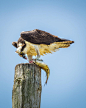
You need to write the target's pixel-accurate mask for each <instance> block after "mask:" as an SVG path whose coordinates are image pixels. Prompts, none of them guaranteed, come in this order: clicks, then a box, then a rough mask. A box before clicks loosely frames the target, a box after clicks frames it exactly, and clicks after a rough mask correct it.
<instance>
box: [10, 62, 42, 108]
mask: <svg viewBox="0 0 86 108" xmlns="http://www.w3.org/2000/svg"><path fill="white" fill-rule="evenodd" d="M41 88H42V87H41V68H40V67H39V66H37V65H36V64H28V63H26V64H18V65H16V67H15V77H14V85H13V91H12V108H40V103H41Z"/></svg>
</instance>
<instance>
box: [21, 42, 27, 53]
mask: <svg viewBox="0 0 86 108" xmlns="http://www.w3.org/2000/svg"><path fill="white" fill-rule="evenodd" d="M25 47H26V44H24V45H23V46H22V49H21V52H22V51H23V50H24V48H25Z"/></svg>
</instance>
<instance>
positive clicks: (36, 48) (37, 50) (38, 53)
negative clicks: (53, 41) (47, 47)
mask: <svg viewBox="0 0 86 108" xmlns="http://www.w3.org/2000/svg"><path fill="white" fill-rule="evenodd" d="M35 50H36V53H37V57H36V58H35V60H39V61H43V60H42V59H39V58H40V52H39V49H38V47H35Z"/></svg>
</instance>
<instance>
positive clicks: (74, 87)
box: [0, 0, 86, 108]
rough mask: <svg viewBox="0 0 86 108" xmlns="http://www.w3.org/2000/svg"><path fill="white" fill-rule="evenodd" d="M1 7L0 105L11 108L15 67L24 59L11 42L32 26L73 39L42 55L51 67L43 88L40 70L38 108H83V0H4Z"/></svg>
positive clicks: (85, 106)
mask: <svg viewBox="0 0 86 108" xmlns="http://www.w3.org/2000/svg"><path fill="white" fill-rule="evenodd" d="M0 10H1V11H0V40H1V41H0V108H12V88H13V80H14V71H15V66H16V65H17V64H19V63H26V62H27V61H26V60H24V59H22V58H20V57H19V56H18V55H17V54H16V53H15V48H14V47H13V46H12V42H13V41H17V40H18V38H19V36H20V33H21V32H22V31H29V30H33V29H40V30H44V31H47V32H49V33H51V34H53V35H56V36H59V37H62V38H65V39H70V40H73V41H75V43H74V44H73V45H71V47H69V48H66V49H60V50H59V51H57V52H55V53H53V54H48V55H45V56H41V58H42V59H43V60H44V62H45V63H46V64H48V66H49V68H50V77H49V80H48V84H47V86H45V87H44V83H45V80H46V77H45V72H44V71H42V86H43V87H42V97H41V108H86V66H85V64H86V57H85V55H86V49H85V46H86V42H85V41H86V1H85V0H72V1H70V0H33V1H32V0H22V1H21V0H18V1H17V0H15V1H11V0H3V1H0Z"/></svg>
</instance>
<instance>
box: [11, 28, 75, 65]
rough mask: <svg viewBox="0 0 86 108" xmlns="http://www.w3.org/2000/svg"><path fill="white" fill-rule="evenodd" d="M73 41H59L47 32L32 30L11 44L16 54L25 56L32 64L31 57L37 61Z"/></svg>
mask: <svg viewBox="0 0 86 108" xmlns="http://www.w3.org/2000/svg"><path fill="white" fill-rule="evenodd" d="M72 43H74V41H71V40H67V39H61V38H59V37H57V36H54V35H52V34H50V33H48V32H45V31H42V30H38V29H35V30H32V31H24V32H21V37H20V38H19V39H18V42H12V45H13V46H15V47H16V48H17V50H16V53H18V54H19V55H20V56H21V57H23V58H25V59H26V57H25V54H27V56H28V59H29V63H33V59H32V56H36V55H37V58H36V59H38V60H39V58H40V55H44V54H48V53H52V52H56V51H57V50H58V49H59V48H67V47H69V46H70V44H72Z"/></svg>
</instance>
